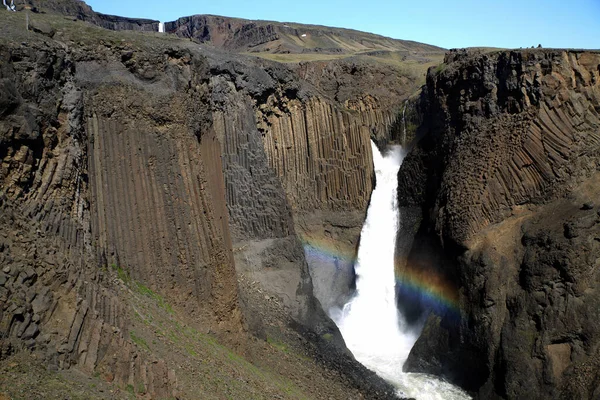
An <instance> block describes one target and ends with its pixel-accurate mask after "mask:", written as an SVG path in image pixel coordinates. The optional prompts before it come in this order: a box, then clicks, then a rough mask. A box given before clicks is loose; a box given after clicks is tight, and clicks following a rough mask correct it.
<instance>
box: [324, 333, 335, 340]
mask: <svg viewBox="0 0 600 400" xmlns="http://www.w3.org/2000/svg"><path fill="white" fill-rule="evenodd" d="M321 337H322V338H323V339H324V340H326V341H328V342H329V341H330V340H331V339H333V335H332V334H331V333H325V334H323V335H322V336H321Z"/></svg>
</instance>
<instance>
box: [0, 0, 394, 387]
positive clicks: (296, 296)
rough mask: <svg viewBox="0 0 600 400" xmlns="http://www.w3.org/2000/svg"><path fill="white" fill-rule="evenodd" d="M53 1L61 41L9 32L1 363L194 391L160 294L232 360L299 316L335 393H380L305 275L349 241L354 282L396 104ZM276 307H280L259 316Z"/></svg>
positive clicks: (4, 74) (2, 145)
mask: <svg viewBox="0 0 600 400" xmlns="http://www.w3.org/2000/svg"><path fill="white" fill-rule="evenodd" d="M45 5H46V7H47V8H46V10H47V11H48V14H36V16H35V17H34V19H35V22H36V23H40V24H41V23H44V24H48V25H49V26H50V28H51V29H52V30H53V35H51V36H52V38H48V35H46V34H38V33H27V32H24V31H22V30H21V25H20V24H19V22H20V21H21V19H20V18H19V15H16V14H15V15H13V14H10V15H9V16H8V23H7V24H5V26H3V27H2V33H3V35H2V36H1V37H0V52H1V53H2V60H6V62H3V63H2V64H0V89H1V90H0V117H1V118H0V159H1V161H2V163H1V169H0V182H1V186H0V199H1V207H2V214H1V218H0V223H1V224H2V226H1V228H0V240H1V241H0V255H1V257H2V265H3V269H2V272H0V333H1V335H0V359H5V358H6V357H8V356H10V355H12V354H15V353H18V352H19V351H20V350H23V349H29V350H32V351H35V352H36V353H41V354H43V358H42V360H43V363H44V364H48V365H50V366H52V368H58V369H65V368H69V367H74V368H76V369H78V370H80V371H83V372H85V373H87V374H94V375H96V374H100V375H102V376H103V377H105V378H106V380H109V381H112V382H115V383H116V384H117V385H119V386H120V387H125V386H127V387H129V386H132V387H133V388H135V391H136V392H138V393H147V394H148V395H149V396H152V397H159V398H160V397H170V396H183V397H186V396H189V393H191V392H190V391H191V390H192V389H191V387H192V386H190V385H191V384H190V382H191V379H190V377H191V376H192V375H194V374H196V372H195V370H194V369H193V368H192V369H191V370H192V371H194V372H189V369H185V368H183V369H178V370H177V372H174V368H175V366H176V365H178V359H177V357H176V356H175V355H174V354H173V353H172V352H171V351H169V350H167V349H162V350H160V349H159V348H158V347H160V346H159V345H156V346H154V339H153V338H156V339H157V341H158V340H162V339H164V337H165V336H169V335H172V332H171V333H170V334H167V333H165V332H163V329H164V327H162V326H159V325H157V324H155V323H154V322H153V321H152V320H151V319H148V318H147V317H145V313H144V310H143V309H141V308H140V307H142V306H144V307H145V306H146V304H145V302H146V303H147V302H149V301H151V302H155V303H157V304H158V306H159V307H158V308H162V309H165V308H166V309H167V311H169V307H171V306H170V305H172V306H173V308H174V309H175V312H176V314H178V313H183V314H185V315H186V321H187V322H189V323H190V324H193V325H194V326H195V327H196V328H194V329H198V330H199V331H200V332H201V333H202V334H204V333H211V334H213V335H215V336H216V337H217V338H219V340H220V341H221V342H223V343H226V344H228V345H229V346H231V347H232V348H235V349H239V351H241V352H244V351H246V350H247V351H248V352H250V353H251V352H252V349H253V346H254V345H252V344H248V342H247V341H246V340H245V338H246V336H245V335H246V330H245V328H248V329H249V330H250V331H251V332H252V333H253V334H256V335H257V336H259V337H262V338H264V339H267V338H272V337H274V335H276V334H278V333H280V332H281V331H282V330H284V331H286V329H288V330H289V328H290V327H293V328H294V330H295V331H296V332H298V333H300V334H302V335H303V336H302V337H303V338H304V339H302V341H300V340H299V339H297V338H296V339H294V340H297V341H299V342H302V343H304V346H309V345H308V344H307V342H306V338H308V339H309V340H310V343H312V344H310V345H311V346H313V348H314V353H313V354H312V355H313V356H315V357H317V358H319V359H320V360H321V362H322V364H324V365H326V366H328V367H327V368H333V369H335V370H339V371H341V372H342V373H343V379H340V381H343V385H345V386H347V387H351V388H355V389H352V390H360V391H361V392H362V393H364V394H366V395H367V397H369V396H370V397H371V398H385V396H389V395H390V393H391V391H390V390H391V389H390V388H389V387H388V386H387V385H386V384H384V383H383V381H381V380H379V379H378V378H376V377H375V376H374V375H373V374H372V373H370V372H368V371H366V370H365V369H364V368H362V367H361V366H360V365H357V363H356V362H355V361H354V360H353V359H352V357H351V356H350V355H349V354H348V353H347V350H345V347H344V346H343V341H342V340H341V336H340V335H339V332H338V331H337V329H336V327H335V325H334V324H333V323H332V322H331V320H329V318H328V317H327V316H326V315H325V313H324V311H323V309H322V307H321V305H320V304H319V302H318V301H317V299H316V298H315V293H317V294H319V295H320V294H323V293H324V294H326V293H327V290H328V287H327V285H323V284H321V283H318V284H316V285H315V286H318V285H320V286H319V288H320V289H319V288H315V287H313V279H312V278H311V275H310V271H309V265H308V263H307V260H306V258H305V254H304V251H303V247H302V245H303V241H306V237H307V236H309V235H312V236H311V237H313V238H314V237H317V238H318V239H321V236H322V237H326V238H328V240H329V241H330V242H331V243H333V244H335V243H337V241H338V239H340V238H341V239H340V240H341V242H342V243H341V244H339V243H338V244H337V246H341V247H343V248H344V249H343V250H344V251H345V252H346V253H349V254H351V255H350V256H349V258H348V259H346V260H344V261H343V263H344V268H345V269H346V273H347V275H346V278H345V279H346V280H345V283H344V284H343V285H341V287H340V288H339V290H338V291H342V290H346V291H348V290H350V287H349V286H350V285H351V281H352V276H351V275H349V274H351V272H352V271H351V267H352V263H351V259H352V257H353V251H354V250H355V244H356V242H357V240H358V233H359V232H358V231H357V230H356V228H357V227H358V229H359V227H360V225H361V224H362V220H361V218H362V215H363V214H364V211H365V209H366V206H367V203H368V196H369V193H370V191H371V188H372V182H371V175H372V161H371V153H370V145H369V139H370V138H371V137H372V136H377V135H383V134H384V133H383V132H384V128H381V124H382V123H383V125H384V126H389V125H391V120H392V117H391V116H390V114H389V113H388V114H385V113H383V112H382V111H381V110H380V109H379V108H378V107H377V104H378V103H377V100H376V99H374V98H371V99H367V100H357V101H354V102H353V100H352V99H351V96H348V98H347V100H348V102H340V101H338V100H336V99H335V98H331V97H330V96H329V94H328V93H326V92H324V91H323V90H322V89H320V88H319V87H315V86H314V85H313V84H311V83H310V82H308V81H306V80H303V79H302V78H301V77H299V76H298V75H297V74H296V72H295V70H294V69H293V68H290V67H287V66H283V65H281V64H278V63H275V62H271V61H266V60H260V59H251V58H247V57H244V56H239V55H230V54H229V55H228V54H223V53H222V52H219V51H213V50H206V49H202V48H201V49H199V48H198V46H197V45H196V44H194V43H192V42H189V41H182V40H179V39H177V38H172V37H163V36H157V35H156V36H153V35H142V34H139V33H132V32H108V31H104V30H101V29H99V28H96V27H91V26H88V25H83V24H82V23H81V22H73V21H67V20H65V19H64V18H63V17H62V16H60V17H53V16H52V15H51V13H50V12H51V11H52V10H55V11H56V10H58V11H61V12H64V13H66V14H68V15H75V14H77V15H79V14H78V13H79V12H80V11H81V10H83V11H81V12H85V13H87V12H88V11H86V6H85V4H83V3H79V2H74V3H69V2H58V1H57V2H48V3H45ZM51 6H52V7H54V8H52V7H51ZM61 7H67V8H65V9H63V8H61ZM81 7H83V8H81ZM40 9H43V6H42V5H40ZM78 10H79V11H78ZM73 13H75V14H73ZM77 15H76V16H77ZM11 18H12V19H11ZM77 18H79V17H77ZM86 18H87V17H86ZM79 19H84V20H85V18H83V17H82V18H79ZM92 22H94V21H92ZM11 24H12V25H11ZM99 25H100V26H103V25H102V24H99ZM113 28H114V29H131V27H125V28H124V27H123V26H120V27H113ZM81 29H85V32H86V34H85V35H81ZM400 92H402V91H401V90H399V91H398V93H400ZM374 104H375V105H374ZM386 104H387V105H388V106H390V105H391V102H388V103H386ZM390 107H391V106H390ZM319 213H324V214H319ZM346 213H348V214H349V216H346V215H345V214H346ZM346 228H349V232H350V233H348V232H345V231H346V230H347V229H346ZM322 265H323V266H324V265H327V266H330V267H333V268H338V267H339V264H338V263H337V262H336V261H334V260H329V261H322V262H321V263H320V264H318V263H316V264H313V267H314V266H317V267H319V266H322ZM321 277H323V279H327V284H332V276H331V275H328V274H324V275H323V276H321ZM238 282H239V285H240V286H238ZM257 293H260V296H259V297H258V298H257ZM140 295H143V296H146V297H143V299H146V300H145V302H144V301H140V299H139V297H140ZM148 298H149V299H150V300H148ZM165 304H169V307H166V306H165ZM267 307H272V308H274V309H276V310H278V312H280V314H277V315H276V316H271V315H269V316H267V318H263V317H264V316H265V314H264V310H265V309H266V308H267ZM163 311H164V310H163ZM170 312H171V313H173V310H171V311H170ZM167 314H169V312H167ZM170 315H171V316H170V317H168V318H167V319H168V320H172V319H173V318H175V317H173V316H172V314H170ZM140 321H141V322H140ZM144 324H145V325H144ZM148 326H150V327H151V329H148ZM177 329H181V328H180V327H177ZM140 330H148V331H152V332H149V333H148V334H149V335H150V334H155V336H143V337H140V336H139V335H140ZM286 332H287V331H286ZM144 334H146V332H144ZM199 335H200V334H199ZM296 335H297V333H296ZM144 337H146V339H144ZM169 337H170V336H169ZM173 340H174V339H173ZM150 341H152V345H150V346H149V343H150ZM172 345H175V343H172ZM248 348H249V349H250V350H248ZM186 350H187V349H186ZM194 376H195V375H194ZM336 379H337V378H336ZM192 384H197V382H193V383H192ZM140 387H141V388H143V390H142V389H138V388H140ZM353 396H354V397H358V396H359V395H358V394H356V395H355V394H353V395H351V396H350V397H351V398H353ZM342 397H343V396H342Z"/></svg>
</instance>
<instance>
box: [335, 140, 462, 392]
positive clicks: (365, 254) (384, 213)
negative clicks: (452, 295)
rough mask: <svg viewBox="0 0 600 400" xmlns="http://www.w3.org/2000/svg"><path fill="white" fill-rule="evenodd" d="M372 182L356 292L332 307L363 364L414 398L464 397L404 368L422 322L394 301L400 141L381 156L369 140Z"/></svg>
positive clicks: (344, 334) (361, 244) (349, 343)
mask: <svg viewBox="0 0 600 400" xmlns="http://www.w3.org/2000/svg"><path fill="white" fill-rule="evenodd" d="M371 148H372V150H373V165H374V167H375V175H376V186H375V189H374V190H373V193H372V194H371V203H370V204H369V209H368V212H367V219H366V221H365V224H364V226H363V229H362V232H361V236H360V247H359V249H358V259H357V262H356V266H355V271H356V275H357V281H356V294H355V296H354V297H353V298H352V300H350V301H349V302H348V303H347V304H346V305H345V306H344V308H343V310H331V312H330V313H331V317H332V319H333V320H334V321H335V323H336V324H337V325H338V327H339V329H340V331H341V333H342V336H343V337H344V340H345V341H346V345H347V346H348V348H349V349H350V351H351V352H352V354H354V357H355V358H356V359H357V360H358V361H359V362H360V363H362V364H363V365H364V366H366V367H367V368H369V369H371V370H372V371H375V372H376V373H377V374H378V375H379V376H381V377H382V378H383V379H385V380H387V381H388V382H390V383H391V384H393V385H394V386H395V387H396V388H397V389H398V394H399V395H400V396H406V397H413V398H416V399H418V400H437V399H439V400H463V399H470V397H469V396H468V395H467V394H466V393H465V392H464V391H462V390H461V389H459V388H457V387H455V386H453V385H451V384H449V383H447V382H445V381H443V380H441V379H439V378H436V377H434V376H431V375H427V374H413V373H404V372H402V366H403V365H404V363H405V362H406V359H407V358H408V354H409V352H410V349H411V348H412V347H413V345H414V344H415V342H416V340H417V339H418V338H419V335H420V333H421V328H414V329H410V328H409V327H408V326H407V325H406V323H405V322H404V320H403V318H402V316H401V315H400V313H399V311H398V308H397V307H396V294H395V284H396V279H395V276H394V249H395V247H396V232H397V230H398V218H399V215H398V214H399V213H398V200H397V193H396V189H397V187H398V177H397V174H398V169H399V168H400V164H402V158H403V157H402V153H401V150H402V149H401V147H400V146H393V147H392V148H391V149H390V151H389V153H388V154H386V155H385V156H382V155H381V153H380V152H379V150H378V149H377V146H375V144H374V143H373V142H371Z"/></svg>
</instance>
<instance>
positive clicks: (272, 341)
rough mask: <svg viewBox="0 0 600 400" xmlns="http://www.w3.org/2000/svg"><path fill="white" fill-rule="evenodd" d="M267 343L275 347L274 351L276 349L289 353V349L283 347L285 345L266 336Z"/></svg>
mask: <svg viewBox="0 0 600 400" xmlns="http://www.w3.org/2000/svg"><path fill="white" fill-rule="evenodd" d="M267 343H269V344H270V345H271V346H273V347H275V348H276V349H278V350H280V351H282V352H284V353H287V352H289V349H288V347H287V346H286V345H285V343H282V342H280V341H279V340H277V339H275V338H273V337H272V336H267Z"/></svg>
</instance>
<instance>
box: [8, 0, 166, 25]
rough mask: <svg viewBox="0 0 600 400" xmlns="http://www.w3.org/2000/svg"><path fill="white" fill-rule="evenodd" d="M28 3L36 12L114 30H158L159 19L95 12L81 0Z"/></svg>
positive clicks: (48, 0)
mask: <svg viewBox="0 0 600 400" xmlns="http://www.w3.org/2000/svg"><path fill="white" fill-rule="evenodd" d="M26 5H28V6H30V7H32V9H33V10H34V12H53V13H58V14H62V15H65V16H67V15H68V16H71V17H74V18H76V19H78V20H81V21H85V22H88V23H91V24H94V25H98V26H101V27H102V28H105V29H110V30H113V31H145V32H158V24H159V21H155V20H151V19H143V18H127V17H119V16H116V15H107V14H102V13H99V12H95V11H94V10H92V8H91V7H90V6H88V5H87V4H85V2H83V1H79V0H43V1H40V0H26ZM18 7H19V9H21V8H22V5H21V4H19V5H18Z"/></svg>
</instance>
